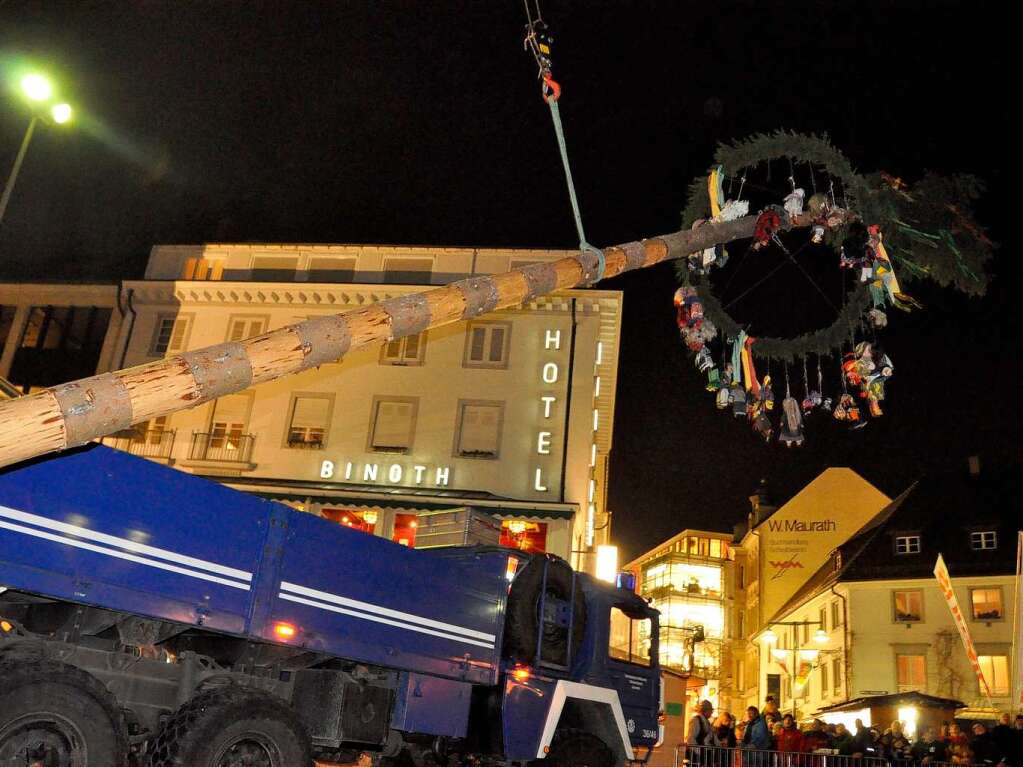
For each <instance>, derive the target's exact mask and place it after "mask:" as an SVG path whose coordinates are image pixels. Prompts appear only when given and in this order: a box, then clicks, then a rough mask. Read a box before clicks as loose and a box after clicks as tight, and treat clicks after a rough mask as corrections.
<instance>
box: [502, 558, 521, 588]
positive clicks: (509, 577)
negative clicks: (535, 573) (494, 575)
mask: <svg viewBox="0 0 1023 767" xmlns="http://www.w3.org/2000/svg"><path fill="white" fill-rule="evenodd" d="M518 569H519V560H518V559H516V558H515V557H508V563H507V564H506V565H505V567H504V579H505V580H506V581H508V582H511V581H513V580H515V571H516V570H518Z"/></svg>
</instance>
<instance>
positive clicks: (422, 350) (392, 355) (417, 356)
mask: <svg viewBox="0 0 1023 767" xmlns="http://www.w3.org/2000/svg"><path fill="white" fill-rule="evenodd" d="M425 359H426V333H425V332H423V333H416V334H415V335H414V336H405V338H395V339H394V340H393V341H390V342H388V343H386V344H384V346H383V349H381V351H380V364H381V365H422V364H423V362H424V361H425Z"/></svg>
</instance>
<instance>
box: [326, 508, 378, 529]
mask: <svg viewBox="0 0 1023 767" xmlns="http://www.w3.org/2000/svg"><path fill="white" fill-rule="evenodd" d="M322 512H323V516H324V517H326V518H327V519H330V520H333V521H334V522H337V523H338V524H339V525H344V526H345V527H350V528H352V529H353V530H358V531H359V532H363V533H370V534H372V533H374V532H375V531H376V527H377V522H378V521H379V513H378V512H377V511H376V509H323V510H322Z"/></svg>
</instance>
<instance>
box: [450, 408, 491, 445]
mask: <svg viewBox="0 0 1023 767" xmlns="http://www.w3.org/2000/svg"><path fill="white" fill-rule="evenodd" d="M499 410H500V409H499V408H498V407H497V406H496V405H463V406H462V427H461V429H460V431H459V445H458V448H459V452H460V453H463V454H465V453H469V454H481V455H497V427H498V422H499V420H500V417H499V416H500V413H499Z"/></svg>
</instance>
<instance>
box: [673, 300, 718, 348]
mask: <svg viewBox="0 0 1023 767" xmlns="http://www.w3.org/2000/svg"><path fill="white" fill-rule="evenodd" d="M674 303H675V322H676V324H677V325H678V331H679V335H680V336H681V337H682V340H683V342H684V343H685V345H686V346H687V347H688V348H689V350H690V351H693V352H699V351H700V350H701V349H703V348H704V347H705V346H706V345H707V343H708V342H710V341H711V340H712V339H713V338H714V337H715V336H717V328H715V327H714V324H713V323H712V322H711V321H710V320H707V319H704V316H703V303H702V302H701V301H700V297H699V296H698V295H697V294H696V291H695V290H694V289H693V288H691V287H690V286H688V285H683V286H682V287H681V288H679V289H678V290H676V291H675V298H674Z"/></svg>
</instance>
